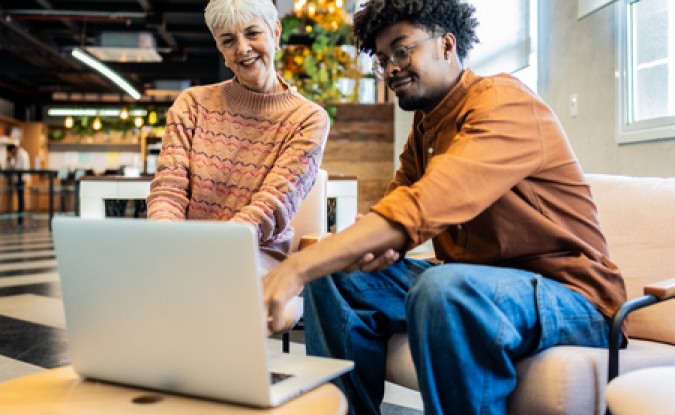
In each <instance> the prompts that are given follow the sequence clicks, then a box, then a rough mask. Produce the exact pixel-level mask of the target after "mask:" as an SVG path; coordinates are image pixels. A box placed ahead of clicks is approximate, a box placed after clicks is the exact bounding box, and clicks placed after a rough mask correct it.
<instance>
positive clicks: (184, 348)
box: [53, 217, 353, 407]
mask: <svg viewBox="0 0 675 415" xmlns="http://www.w3.org/2000/svg"><path fill="white" fill-rule="evenodd" d="M53 237H54V244H55V249H56V257H57V261H58V268H59V274H60V277H61V285H62V290H63V301H64V308H65V315H66V327H67V330H68V339H69V348H70V357H71V361H72V365H73V368H74V369H75V371H76V372H77V373H78V374H80V375H81V376H83V377H88V378H94V379H100V380H106V381H111V382H115V383H121V384H127V385H133V386H140V387H144V388H150V389H156V390H163V391H169V392H175V393H180V394H187V395H192V396H199V397H204V398H210V399H216V400H223V401H227V402H236V403H241V404H247V405H253V406H259V407H273V406H277V405H279V404H281V403H283V402H286V401H287V400H289V399H291V398H293V397H295V396H298V395H299V394H301V393H303V392H305V391H308V390H310V389H312V388H314V387H316V386H318V385H320V384H322V383H325V382H327V381H329V380H330V379H332V378H334V377H336V376H339V375H341V374H343V373H345V372H347V371H349V370H350V369H351V368H352V367H353V363H352V362H350V361H344V360H337V359H324V358H317V357H308V356H303V355H290V354H284V353H281V351H280V350H279V351H275V350H267V344H268V341H267V338H266V317H265V315H264V307H263V303H262V284H261V280H260V278H259V277H258V272H257V269H258V254H257V252H258V250H257V243H256V241H257V239H256V235H255V231H254V229H253V228H252V227H250V226H248V225H244V224H232V223H224V222H203V221H181V222H153V221H147V220H140V219H122V218H119V219H81V218H73V217H56V218H55V219H54V221H53ZM272 374H275V375H272ZM273 377H274V378H275V379H274V380H273V379H272V378H273ZM277 378H283V379H282V380H280V381H278V382H276V379H277Z"/></svg>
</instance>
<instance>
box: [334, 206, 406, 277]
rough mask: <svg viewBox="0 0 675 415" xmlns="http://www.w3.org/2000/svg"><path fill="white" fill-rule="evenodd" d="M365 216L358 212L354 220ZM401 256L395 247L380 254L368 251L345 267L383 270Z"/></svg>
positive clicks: (348, 268) (350, 269) (371, 270)
mask: <svg viewBox="0 0 675 415" xmlns="http://www.w3.org/2000/svg"><path fill="white" fill-rule="evenodd" d="M361 218H363V214H362V213H357V214H356V217H355V218H354V222H355V223H356V222H358V221H359V220H361ZM400 258H401V254H399V253H398V252H397V251H395V250H393V249H387V250H386V251H384V253H382V254H381V255H379V256H376V255H375V254H374V253H372V252H368V253H367V254H365V255H363V256H362V257H361V258H360V259H359V260H358V261H356V262H354V263H353V264H351V265H349V266H348V267H346V268H345V269H344V271H345V272H353V271H356V270H360V271H363V272H376V271H383V270H385V269H387V268H389V266H391V265H392V264H393V263H394V262H396V261H398V260H399V259H400Z"/></svg>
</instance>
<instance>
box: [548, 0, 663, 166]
mask: <svg viewBox="0 0 675 415" xmlns="http://www.w3.org/2000/svg"><path fill="white" fill-rule="evenodd" d="M622 3H623V2H616V3H613V4H611V5H609V6H607V7H604V8H602V9H600V10H597V11H596V12H594V13H592V14H590V15H588V16H586V17H585V18H583V19H581V20H577V2H576V1H570V0H543V1H542V0H540V1H539V13H540V17H539V21H540V24H539V28H540V29H539V30H540V34H539V46H540V49H539V94H540V95H541V96H542V98H544V100H545V101H546V102H547V103H548V104H549V105H551V107H552V108H553V110H554V111H555V112H556V113H557V114H558V117H559V118H560V121H561V123H562V125H563V127H564V128H565V130H566V131H567V134H568V135H569V138H570V141H571V143H572V146H573V148H574V150H575V151H576V153H577V156H578V157H579V160H580V161H581V164H582V166H583V168H584V170H585V171H586V172H593V173H614V174H628V175H636V176H675V140H667V141H660V142H651V143H640V144H628V145H618V144H617V143H616V141H615V140H616V133H617V107H616V102H617V93H616V70H617V68H616V63H617V59H616V56H617V53H618V51H617V32H618V22H617V13H618V10H619V9H618V7H619V6H620V5H621V4H622ZM573 93H576V94H577V96H578V103H579V115H578V116H577V117H574V118H573V117H571V116H570V111H569V101H570V95H571V94H573Z"/></svg>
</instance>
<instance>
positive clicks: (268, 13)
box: [204, 0, 279, 39]
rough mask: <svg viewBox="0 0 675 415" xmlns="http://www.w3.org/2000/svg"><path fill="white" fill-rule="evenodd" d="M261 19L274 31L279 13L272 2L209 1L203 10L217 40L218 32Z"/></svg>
mask: <svg viewBox="0 0 675 415" xmlns="http://www.w3.org/2000/svg"><path fill="white" fill-rule="evenodd" d="M256 17H259V18H262V19H263V20H264V21H265V23H267V26H269V28H270V30H272V31H274V28H275V27H276V22H277V20H278V19H279V12H278V11H277V7H276V6H275V5H274V3H273V2H272V0H211V1H209V4H207V5H206V9H204V20H206V26H208V28H209V30H210V31H211V34H212V35H213V37H214V38H216V39H217V36H218V35H217V33H218V31H220V30H222V29H223V28H228V27H234V26H235V25H236V24H239V23H243V22H248V21H250V20H251V19H254V18H256Z"/></svg>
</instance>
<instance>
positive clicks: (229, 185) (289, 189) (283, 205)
mask: <svg viewBox="0 0 675 415" xmlns="http://www.w3.org/2000/svg"><path fill="white" fill-rule="evenodd" d="M280 79H281V78H280ZM282 82H283V81H282ZM284 84H285V83H284ZM286 86H287V89H286V91H285V92H282V93H274V94H261V93H256V92H253V91H250V90H248V89H246V88H245V87H243V86H242V85H241V84H239V83H238V82H236V80H229V81H225V82H221V83H218V84H213V85H206V86H197V87H193V88H189V89H187V90H185V91H183V92H182V93H181V94H180V95H179V97H178V98H177V99H176V101H175V102H174V104H173V105H172V106H171V108H170V109H169V111H168V113H167V122H166V130H165V133H164V138H163V140H162V151H161V153H160V155H159V158H158V160H157V173H156V175H155V178H154V180H153V181H152V184H151V192H150V195H149V196H148V200H147V202H148V217H149V218H150V219H154V220H184V219H201V220H223V221H233V222H246V223H250V224H253V225H254V226H255V227H256V228H257V230H258V239H259V245H260V249H261V251H262V252H265V253H267V254H269V255H271V256H272V257H274V258H276V259H283V258H284V257H285V256H286V255H287V254H288V251H289V247H290V242H291V240H292V238H293V229H291V227H290V226H289V221H290V219H291V218H292V217H293V214H294V213H295V211H296V210H297V208H298V205H299V204H300V202H301V201H302V200H303V199H304V198H305V196H306V195H307V193H308V192H309V190H310V189H311V188H312V186H313V185H314V180H315V176H316V172H317V170H318V166H319V164H320V163H321V157H322V154H323V148H324V145H325V140H326V138H327V136H328V130H329V120H328V115H327V114H326V112H325V111H324V109H323V108H321V107H320V106H319V105H317V104H314V103H312V102H310V101H308V100H307V99H305V98H304V97H302V96H301V95H300V94H298V93H297V92H295V91H293V90H292V89H291V88H290V87H288V85H287V84H286Z"/></svg>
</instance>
